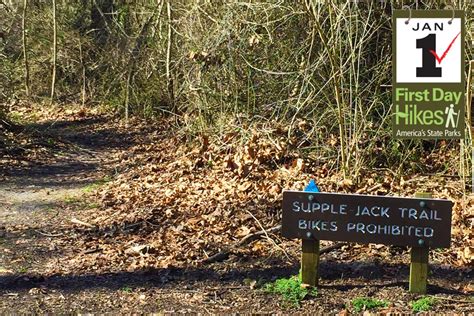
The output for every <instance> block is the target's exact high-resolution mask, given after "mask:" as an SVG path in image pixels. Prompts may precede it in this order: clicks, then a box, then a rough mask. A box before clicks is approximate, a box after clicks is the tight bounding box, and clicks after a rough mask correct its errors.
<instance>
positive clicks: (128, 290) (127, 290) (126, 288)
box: [121, 286, 133, 293]
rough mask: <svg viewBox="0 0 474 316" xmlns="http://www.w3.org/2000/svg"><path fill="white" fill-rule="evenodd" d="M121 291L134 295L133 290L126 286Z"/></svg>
mask: <svg viewBox="0 0 474 316" xmlns="http://www.w3.org/2000/svg"><path fill="white" fill-rule="evenodd" d="M121 290H122V291H123V292H125V293H132V291H133V289H132V288H131V287H129V286H124V287H123V288H121Z"/></svg>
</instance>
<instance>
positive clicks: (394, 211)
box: [282, 191, 453, 293]
mask: <svg viewBox="0 0 474 316" xmlns="http://www.w3.org/2000/svg"><path fill="white" fill-rule="evenodd" d="M452 206H453V203H452V202H451V201H448V200H442V199H432V198H429V195H427V194H423V195H421V194H420V195H417V198H405V197H389V196H372V195H360V194H338V193H320V192H308V191H284V192H283V207H282V209H283V216H282V235H283V237H287V238H299V239H302V256H301V279H302V282H303V283H305V284H309V285H311V286H315V285H317V284H318V265H319V240H322V239H325V240H333V241H352V242H360V243H377V244H386V245H400V246H411V247H412V250H411V265H410V292H413V293H425V292H426V283H427V275H428V251H429V248H430V247H431V248H441V247H442V248H447V247H449V246H450V243H451V212H452Z"/></svg>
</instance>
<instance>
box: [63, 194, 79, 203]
mask: <svg viewBox="0 0 474 316" xmlns="http://www.w3.org/2000/svg"><path fill="white" fill-rule="evenodd" d="M80 201H81V198H80V197H78V196H70V195H67V196H65V197H64V203H66V204H76V203H78V202H80Z"/></svg>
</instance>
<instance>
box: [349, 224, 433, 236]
mask: <svg viewBox="0 0 474 316" xmlns="http://www.w3.org/2000/svg"><path fill="white" fill-rule="evenodd" d="M346 229H347V231H348V232H353V233H360V234H379V235H394V236H400V235H402V236H416V237H426V238H430V237H433V235H434V229H433V228H431V227H415V226H407V225H404V226H400V225H381V224H364V223H347V227H346Z"/></svg>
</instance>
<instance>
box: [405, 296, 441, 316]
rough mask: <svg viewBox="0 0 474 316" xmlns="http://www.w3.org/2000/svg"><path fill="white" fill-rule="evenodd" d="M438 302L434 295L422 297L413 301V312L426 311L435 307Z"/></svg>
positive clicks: (411, 303)
mask: <svg viewBox="0 0 474 316" xmlns="http://www.w3.org/2000/svg"><path fill="white" fill-rule="evenodd" d="M435 304H436V299H435V298H434V297H422V298H420V299H418V300H415V301H411V302H410V305H411V309H412V311H413V312H415V313H418V312H426V311H429V310H431V309H432V308H433V306H434V305H435Z"/></svg>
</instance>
